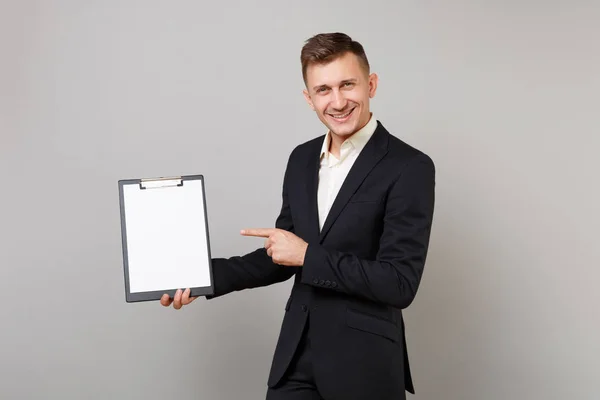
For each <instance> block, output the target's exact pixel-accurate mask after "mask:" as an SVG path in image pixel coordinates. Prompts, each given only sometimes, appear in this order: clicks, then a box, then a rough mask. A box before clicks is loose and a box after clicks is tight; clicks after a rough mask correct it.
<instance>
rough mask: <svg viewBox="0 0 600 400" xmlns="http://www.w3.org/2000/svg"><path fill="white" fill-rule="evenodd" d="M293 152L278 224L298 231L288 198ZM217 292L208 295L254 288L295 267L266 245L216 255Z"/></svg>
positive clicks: (290, 272) (284, 275)
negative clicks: (274, 258)
mask: <svg viewBox="0 0 600 400" xmlns="http://www.w3.org/2000/svg"><path fill="white" fill-rule="evenodd" d="M290 164H291V156H290V159H289V160H288V165H287V167H286V171H285V174H284V179H283V190H282V205H281V210H280V213H279V216H278V217H277V219H276V221H275V227H276V228H279V229H284V230H286V231H290V232H294V224H293V221H292V214H291V211H290V204H289V201H288V180H289V173H290ZM212 267H213V282H214V294H213V295H207V296H206V298H207V299H212V298H215V297H219V296H223V295H225V294H228V293H231V292H233V291H239V290H243V289H251V288H256V287H261V286H267V285H271V284H274V283H278V282H283V281H285V280H287V279H289V278H290V277H292V276H293V275H294V273H295V272H296V269H295V268H289V267H284V266H281V265H277V264H275V263H274V262H273V261H272V259H271V257H269V255H268V254H267V251H266V250H265V248H264V247H263V248H260V249H257V250H255V251H253V252H251V253H248V254H246V255H243V256H234V257H230V258H213V259H212Z"/></svg>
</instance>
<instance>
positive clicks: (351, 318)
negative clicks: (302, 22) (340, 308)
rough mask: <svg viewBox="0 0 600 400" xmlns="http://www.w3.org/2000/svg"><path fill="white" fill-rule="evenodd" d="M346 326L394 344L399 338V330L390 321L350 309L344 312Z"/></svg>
mask: <svg viewBox="0 0 600 400" xmlns="http://www.w3.org/2000/svg"><path fill="white" fill-rule="evenodd" d="M346 325H348V326H349V327H351V328H354V329H358V330H361V331H365V332H369V333H373V334H375V335H379V336H383V337H385V338H388V339H390V340H391V341H394V342H397V341H398V340H399V337H400V329H399V328H398V327H397V326H396V325H395V324H394V323H393V322H392V321H387V320H384V319H381V318H379V317H376V316H371V315H368V314H364V313H362V312H359V311H355V310H353V309H351V308H348V309H347V310H346Z"/></svg>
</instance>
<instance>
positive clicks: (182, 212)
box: [118, 175, 214, 303]
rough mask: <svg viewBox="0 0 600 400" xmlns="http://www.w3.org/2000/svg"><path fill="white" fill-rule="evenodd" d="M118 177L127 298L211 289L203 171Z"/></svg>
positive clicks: (209, 291)
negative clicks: (155, 175) (177, 174)
mask: <svg viewBox="0 0 600 400" xmlns="http://www.w3.org/2000/svg"><path fill="white" fill-rule="evenodd" d="M118 183H119V203H120V211H121V239H122V250H123V272H124V275H125V300H126V301H127V302H128V303H132V302H140V301H151V300H160V298H161V297H162V295H163V294H165V293H167V294H169V296H171V297H173V296H174V295H175V292H176V290H177V289H182V290H185V289H187V288H190V290H191V296H204V295H212V294H214V283H213V270H212V262H211V254H210V238H209V232H208V218H207V210H206V192H205V187H204V176H203V175H187V176H178V177H160V178H141V179H122V180H119V181H118Z"/></svg>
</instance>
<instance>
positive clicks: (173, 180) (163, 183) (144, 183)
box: [140, 176, 183, 190]
mask: <svg viewBox="0 0 600 400" xmlns="http://www.w3.org/2000/svg"><path fill="white" fill-rule="evenodd" d="M172 186H183V179H182V178H181V177H180V176H176V177H167V178H147V179H142V180H141V181H140V189H142V190H145V189H159V188H165V187H172Z"/></svg>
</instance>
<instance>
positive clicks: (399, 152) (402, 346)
mask: <svg viewBox="0 0 600 400" xmlns="http://www.w3.org/2000/svg"><path fill="white" fill-rule="evenodd" d="M323 139H324V136H321V137H318V138H316V139H314V140H311V141H309V142H306V143H304V144H301V145H299V146H298V147H296V148H295V149H294V151H293V152H292V153H291V155H290V157H289V161H288V164H287V167H286V171H285V177H284V182H283V196H282V197H283V199H282V200H283V202H282V203H283V204H282V208H281V212H280V215H279V217H278V218H277V220H276V227H277V228H281V229H285V230H287V231H290V232H293V233H294V234H296V235H297V236H299V237H301V238H302V239H304V240H305V241H306V242H307V243H308V249H307V252H306V256H305V262H304V265H303V266H302V267H285V266H280V265H277V264H274V263H273V261H272V260H271V258H270V257H269V256H268V255H267V254H266V251H265V249H264V248H261V249H258V250H256V251H254V252H252V253H250V254H247V255H244V256H236V257H231V258H228V259H225V258H215V259H213V267H214V272H213V275H214V284H215V295H214V296H207V297H208V298H213V297H218V296H222V295H224V294H226V293H230V292H232V291H236V290H243V289H248V288H254V287H260V286H266V285H270V284H273V283H276V282H281V281H284V280H287V279H289V278H291V277H292V276H294V285H293V288H292V291H291V294H290V296H289V299H288V300H287V304H286V305H285V310H286V312H285V316H284V319H283V323H282V326H281V332H280V336H279V340H278V342H277V346H276V349H275V354H274V357H273V363H272V366H271V371H270V375H269V379H268V385H269V386H275V385H277V384H278V383H279V382H280V380H281V378H282V377H283V375H284V373H285V371H286V369H287V367H288V365H289V363H290V361H291V360H292V356H293V354H294V351H295V350H296V347H297V345H298V343H299V340H300V338H301V334H302V331H303V328H304V326H305V324H306V323H307V321H308V320H309V326H310V330H309V332H310V339H311V348H312V354H313V361H314V373H315V376H316V380H317V385H318V388H319V390H320V391H321V393H322V395H323V396H325V397H326V398H327V396H328V394H329V395H333V397H335V398H344V399H355V398H357V399H362V398H365V399H367V398H368V399H378V400H386V399H394V400H398V399H403V398H405V390H407V391H409V392H411V393H414V387H413V383H412V379H411V374H410V367H409V363H408V356H407V352H406V340H405V336H404V322H403V318H402V309H404V308H406V307H408V306H409V305H410V304H411V302H412V301H413V299H414V298H415V295H416V293H417V288H418V287H419V283H420V280H421V276H422V273H423V268H424V265H425V258H426V255H427V249H428V244H429V236H430V230H431V224H432V218H433V210H434V186H435V167H434V164H433V161H432V160H431V159H430V158H429V157H428V156H427V155H426V154H424V153H423V152H421V151H419V150H417V149H415V148H413V147H411V146H409V145H408V144H406V143H404V142H403V141H401V140H400V139H398V138H396V137H395V136H393V135H391V134H390V133H389V132H388V131H387V130H386V129H385V128H384V127H383V125H382V124H381V123H380V122H378V124H377V128H376V130H375V132H374V134H373V136H372V137H371V138H370V139H369V141H368V142H367V144H366V146H365V147H364V148H363V150H362V152H361V153H360V155H359V157H358V158H357V160H356V161H355V163H354V165H353V166H352V168H351V170H350V172H349V174H348V176H347V178H346V180H345V181H344V183H343V185H342V187H341V189H340V191H339V194H338V196H337V198H336V199H335V202H334V203H333V206H332V208H331V211H330V212H329V214H328V216H327V219H326V221H325V224H324V227H323V229H322V231H321V232H319V222H318V211H317V185H318V172H319V164H320V158H319V156H320V150H321V146H322V143H323Z"/></svg>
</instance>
